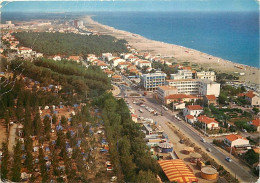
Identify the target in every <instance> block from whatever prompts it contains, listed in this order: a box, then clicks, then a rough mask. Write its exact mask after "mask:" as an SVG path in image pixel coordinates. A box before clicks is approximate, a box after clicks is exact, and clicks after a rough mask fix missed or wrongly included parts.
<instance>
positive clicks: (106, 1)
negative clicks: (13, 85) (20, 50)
mask: <svg viewBox="0 0 260 183" xmlns="http://www.w3.org/2000/svg"><path fill="white" fill-rule="evenodd" d="M1 5H2V8H1V12H88V11H90V12H95V11H217V12H218V11H258V10H259V2H257V0H162V1H160V0H153V1H150V0H142V1H137V0H128V1H125V0H100V1H93V0H89V1H81V0H77V1H20V0H19V1H12V2H6V1H5V2H2V4H1Z"/></svg>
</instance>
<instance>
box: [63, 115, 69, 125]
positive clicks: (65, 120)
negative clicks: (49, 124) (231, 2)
mask: <svg viewBox="0 0 260 183" xmlns="http://www.w3.org/2000/svg"><path fill="white" fill-rule="evenodd" d="M67 122H68V120H67V118H66V117H65V116H63V115H62V116H61V124H62V125H67Z"/></svg>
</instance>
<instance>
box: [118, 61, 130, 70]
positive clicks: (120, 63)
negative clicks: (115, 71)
mask: <svg viewBox="0 0 260 183" xmlns="http://www.w3.org/2000/svg"><path fill="white" fill-rule="evenodd" d="M129 64H130V63H128V62H119V63H118V67H119V69H126V68H127V67H128V66H129Z"/></svg>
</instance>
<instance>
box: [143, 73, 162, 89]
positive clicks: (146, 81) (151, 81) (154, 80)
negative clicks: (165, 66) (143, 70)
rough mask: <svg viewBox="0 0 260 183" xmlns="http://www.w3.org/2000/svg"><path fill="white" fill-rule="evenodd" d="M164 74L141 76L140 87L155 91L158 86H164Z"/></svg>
mask: <svg viewBox="0 0 260 183" xmlns="http://www.w3.org/2000/svg"><path fill="white" fill-rule="evenodd" d="M165 78H166V74H165V73H163V72H160V71H157V72H155V73H149V74H143V75H142V76H141V86H142V87H143V88H144V89H145V90H147V91H152V90H156V89H157V87H158V86H162V85H165Z"/></svg>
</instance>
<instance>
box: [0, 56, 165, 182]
mask: <svg viewBox="0 0 260 183" xmlns="http://www.w3.org/2000/svg"><path fill="white" fill-rule="evenodd" d="M2 64H3V67H5V68H8V69H7V70H9V72H10V73H11V74H10V76H9V77H2V78H1V83H0V84H1V91H0V104H1V106H0V118H1V119H4V120H3V121H4V123H5V126H6V129H7V131H8V130H9V126H10V125H9V124H10V121H11V120H12V121H15V123H17V124H18V123H21V124H23V125H24V126H25V127H26V128H24V129H23V134H24V137H23V138H24V143H21V142H20V141H17V142H16V145H15V147H14V154H10V153H9V152H8V150H7V148H8V147H7V143H6V142H4V143H3V144H2V152H3V157H4V158H3V162H2V168H1V179H2V180H6V179H8V180H11V181H14V182H19V181H21V169H23V168H26V169H27V171H28V172H29V173H33V172H34V170H35V167H37V166H38V165H39V172H40V174H41V180H42V181H43V182H48V181H50V180H56V182H64V180H65V179H63V178H62V177H64V176H63V175H66V177H67V178H66V181H68V182H88V181H89V176H88V175H89V171H88V170H87V169H86V168H85V165H84V164H85V163H89V162H92V163H93V162H94V161H95V158H94V157H93V156H91V154H92V153H91V151H90V148H91V147H95V144H96V143H98V142H97V140H96V139H95V138H93V134H91V133H90V131H91V130H90V129H91V128H92V129H93V128H96V127H98V126H100V125H101V124H102V125H103V124H104V126H105V131H106V138H107V141H108V143H109V155H110V156H109V157H110V158H111V161H112V164H113V172H114V173H115V174H116V175H117V177H118V181H119V182H124V181H126V182H151V183H153V182H157V179H156V175H157V174H158V173H159V172H160V167H159V165H158V163H157V161H156V160H154V159H152V158H151V156H150V153H149V149H148V147H147V146H146V144H145V142H144V140H143V138H144V134H143V132H142V131H141V126H140V125H139V124H136V123H134V122H133V121H132V119H131V115H130V112H129V110H128V107H127V105H126V103H125V102H124V100H123V99H120V100H117V99H116V98H115V97H113V96H112V94H111V93H108V92H106V91H107V90H108V89H110V87H111V84H110V81H109V79H108V78H107V76H106V75H105V74H104V73H103V72H102V71H101V70H100V68H98V67H90V68H88V69H86V68H84V67H82V66H81V65H79V64H77V63H74V62H68V61H66V62H65V61H61V62H55V61H52V60H47V59H39V60H36V61H34V62H27V61H23V60H15V61H12V62H11V63H8V62H6V61H3V63H2ZM10 69H11V70H10ZM33 81H38V82H39V85H40V88H39V87H36V86H31V87H32V88H28V86H30V85H31V83H33ZM34 83H35V82H34ZM51 84H52V85H61V86H62V89H61V91H59V92H55V91H53V90H48V91H44V90H42V89H41V88H42V87H43V86H48V85H51ZM85 90H86V91H87V92H88V94H87V95H88V100H86V101H85V102H86V103H85V104H86V105H85V106H83V107H81V109H80V110H78V111H76V114H75V115H74V116H71V120H70V122H68V119H67V118H65V117H63V116H62V118H61V120H60V123H59V125H58V126H59V127H62V128H63V129H67V130H68V129H74V131H77V136H76V135H75V134H74V135H72V134H71V133H66V134H64V133H61V131H59V130H57V129H56V128H55V129H56V131H55V133H56V135H57V139H56V140H55V141H56V144H52V143H51V141H50V138H51V137H52V136H53V133H52V132H51V125H50V121H51V119H52V123H53V124H57V122H58V120H59V119H57V117H56V115H55V114H54V113H53V112H52V114H51V115H52V117H51V119H50V117H46V116H45V117H43V118H42V117H41V115H40V114H39V106H45V105H49V106H51V105H59V104H60V102H62V103H63V104H64V105H66V106H70V107H71V106H73V104H74V102H82V101H84V99H85V92H84V91H85ZM97 108H98V109H99V110H100V111H102V116H101V118H102V119H101V118H96V117H95V116H92V114H93V111H94V109H97ZM91 111H92V112H91ZM32 137H35V138H37V139H38V141H39V143H40V144H49V148H50V152H51V156H49V157H50V161H51V167H47V166H46V161H45V159H44V158H45V155H46V149H42V148H39V153H38V156H37V159H38V161H39V162H38V163H37V164H35V163H33V162H34V161H35V157H34V156H33V154H35V153H33V152H32V149H33V145H32ZM86 139H89V140H86ZM79 141H81V146H80V147H81V148H80V149H79V148H78V147H77V143H78V142H79ZM65 142H66V143H65ZM68 145H69V146H70V147H72V148H73V152H72V156H71V157H69V156H68V153H67V151H66V147H67V146H68ZM22 147H23V148H22ZM82 151H83V152H84V153H82ZM44 152H45V153H44ZM44 154H45V155H44ZM23 160H24V161H23ZM60 161H63V162H64V165H65V170H60V169H59V162H60ZM22 162H24V163H22ZM72 165H75V166H72ZM73 167H74V168H73ZM90 170H92V171H93V170H95V166H93V167H90ZM77 171H79V173H76V172H77ZM101 173H102V172H101ZM103 174H104V172H103V173H102V174H100V175H103ZM98 175H99V174H97V175H96V177H95V179H92V181H94V182H95V180H99V179H102V178H103V177H102V176H100V177H99V176H98ZM36 178H37V177H36V176H35V174H33V176H32V177H31V178H30V182H34V181H36ZM38 178H39V177H38ZM38 178H37V180H38ZM66 181H65V182H66Z"/></svg>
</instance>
